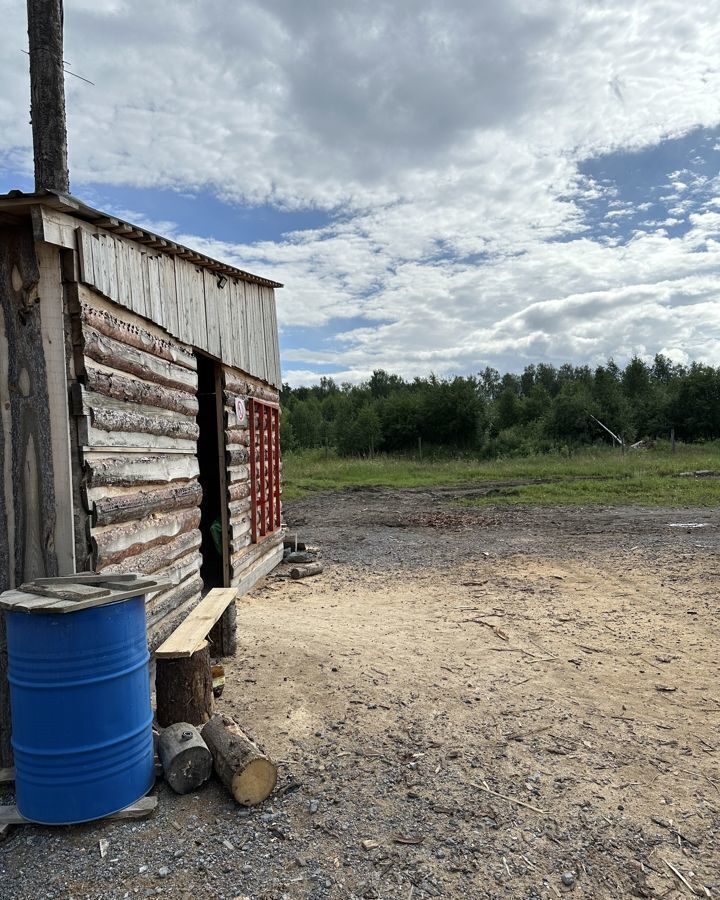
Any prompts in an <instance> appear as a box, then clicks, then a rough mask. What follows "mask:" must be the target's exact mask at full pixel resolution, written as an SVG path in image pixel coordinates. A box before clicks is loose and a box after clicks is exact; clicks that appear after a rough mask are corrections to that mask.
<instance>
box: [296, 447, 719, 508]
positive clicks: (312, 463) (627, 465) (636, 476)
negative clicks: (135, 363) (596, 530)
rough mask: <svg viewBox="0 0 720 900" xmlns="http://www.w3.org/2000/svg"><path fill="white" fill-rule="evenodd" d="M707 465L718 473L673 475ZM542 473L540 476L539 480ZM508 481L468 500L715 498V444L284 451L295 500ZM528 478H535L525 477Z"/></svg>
mask: <svg viewBox="0 0 720 900" xmlns="http://www.w3.org/2000/svg"><path fill="white" fill-rule="evenodd" d="M699 470H711V471H713V472H718V477H705V478H699V477H677V476H678V474H679V473H681V472H695V471H699ZM538 480H540V481H541V482H542V483H537V482H538ZM495 481H511V482H517V484H514V485H512V492H511V493H510V494H508V495H498V494H493V495H491V496H490V497H488V498H487V499H485V498H478V499H473V500H472V501H464V502H466V503H467V502H472V503H479V504H482V503H529V504H545V505H556V504H566V503H567V504H573V505H588V504H600V505H624V504H636V505H645V506H716V505H720V446H718V445H717V444H704V445H686V446H684V445H678V447H677V451H676V452H675V453H674V454H673V453H671V452H670V448H669V446H660V447H658V448H656V449H653V450H648V451H629V452H627V453H626V454H625V455H624V456H623V455H622V454H621V453H620V452H619V451H617V450H610V449H607V450H603V449H591V450H590V449H589V450H583V451H579V452H577V453H574V454H573V455H572V456H570V457H567V456H562V455H560V454H544V455H542V456H529V457H524V458H520V459H498V460H491V461H487V460H474V459H467V458H459V459H441V460H436V461H422V462H421V461H419V460H417V459H412V458H405V457H388V456H380V457H376V458H375V459H348V458H342V457H338V456H336V455H334V454H333V453H330V454H326V453H325V451H324V450H317V451H314V450H313V451H304V452H301V453H286V454H285V455H284V457H283V484H284V489H283V495H284V497H285V498H286V499H295V498H298V497H302V496H305V495H307V494H309V493H311V492H313V491H333V490H343V489H344V488H349V487H390V488H402V487H429V486H433V485H435V486H440V485H452V484H477V485H481V484H482V483H483V482H495ZM528 481H532V482H535V483H530V484H528V483H524V484H523V482H528Z"/></svg>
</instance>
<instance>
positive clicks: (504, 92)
mask: <svg viewBox="0 0 720 900" xmlns="http://www.w3.org/2000/svg"><path fill="white" fill-rule="evenodd" d="M0 14H1V15H2V20H3V24H4V30H3V40H2V43H1V46H0V84H2V91H0V190H2V191H4V190H9V189H11V188H13V187H20V188H24V189H30V188H31V186H32V179H31V166H32V154H31V150H30V128H29V124H28V107H29V88H28V73H27V56H25V55H24V54H23V53H22V52H21V51H22V50H23V49H24V48H26V47H27V35H26V26H25V21H24V15H25V4H24V3H20V2H18V0H0ZM65 27H66V31H65V57H66V60H67V61H68V64H69V66H70V67H71V69H72V71H74V72H76V73H77V74H79V75H82V76H84V77H85V78H88V79H90V80H91V81H93V82H94V86H90V85H88V84H86V83H85V82H83V81H80V80H79V79H77V78H73V77H71V76H68V78H67V95H68V96H67V102H68V126H69V139H70V177H71V188H72V191H73V193H74V194H76V195H77V196H80V197H81V198H82V199H84V200H85V201H86V202H88V203H91V204H93V205H95V206H98V207H100V208H102V209H105V210H107V211H113V212H116V213H117V214H120V215H122V216H124V217H125V218H129V219H131V220H132V221H135V222H138V223H139V224H145V225H146V226H149V227H154V228H155V229H156V230H159V231H161V232H162V233H163V234H168V235H170V236H173V237H175V238H176V239H178V240H181V241H183V242H184V243H188V244H190V245H192V246H196V247H198V248H199V249H203V250H204V251H205V252H207V253H209V254H211V255H213V256H217V257H219V258H221V259H225V260H227V261H229V262H232V263H234V264H236V265H239V266H241V267H242V268H246V269H250V270H251V271H255V272H257V273H258V274H262V275H265V276H268V277H271V278H274V279H277V280H278V281H282V282H284V283H285V285H286V287H285V288H284V289H283V290H282V291H279V292H278V310H279V318H280V323H281V329H282V333H281V347H282V356H283V375H284V379H285V380H287V381H290V382H291V383H294V384H300V383H309V382H311V381H314V380H317V378H318V377H319V376H320V375H322V374H329V375H332V376H334V377H336V378H337V379H338V380H341V381H342V380H349V381H357V380H361V379H363V378H365V377H367V376H368V375H369V374H370V373H371V372H372V370H373V369H375V368H380V367H382V368H386V369H388V370H390V371H393V372H399V373H400V374H402V375H404V376H406V377H412V376H414V375H426V374H428V373H429V372H431V371H433V372H435V373H437V374H440V375H446V374H455V373H458V374H465V373H473V372H477V371H479V370H480V369H482V368H484V367H485V366H486V365H492V366H495V367H497V368H499V369H500V370H502V371H506V370H511V371H520V370H522V368H523V367H524V366H525V365H526V364H528V363H530V362H540V361H546V362H552V363H555V364H559V363H562V362H565V361H568V360H569V361H572V362H576V363H588V364H590V365H595V364H598V363H600V362H603V361H604V360H606V359H607V358H608V357H609V356H613V357H614V358H615V359H616V360H617V361H618V362H621V363H622V362H624V361H626V360H627V359H628V358H629V357H630V356H632V355H633V354H639V355H640V356H644V357H648V358H650V357H652V356H653V355H654V354H655V353H656V352H662V353H665V354H667V355H668V356H670V357H671V358H673V359H674V360H676V361H679V362H687V361H689V360H692V359H697V360H701V361H704V362H707V363H710V364H713V365H720V340H719V338H720V302H719V299H720V285H719V283H718V274H719V272H720V54H718V47H720V0H715V2H704V0H695V2H693V3H688V2H687V0H547V2H543V0H503V2H502V3H489V2H480V0H472V2H471V0H394V2H389V0H332V2H330V0H304V2H298V0H264V2H251V0H232V2H231V0H176V2H174V3H173V4H168V3H165V2H159V0H143V2H140V0H66V14H65Z"/></svg>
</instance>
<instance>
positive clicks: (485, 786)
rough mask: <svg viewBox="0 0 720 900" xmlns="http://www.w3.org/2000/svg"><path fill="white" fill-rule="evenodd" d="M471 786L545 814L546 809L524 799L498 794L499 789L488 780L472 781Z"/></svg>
mask: <svg viewBox="0 0 720 900" xmlns="http://www.w3.org/2000/svg"><path fill="white" fill-rule="evenodd" d="M470 787H474V788H477V789H478V790H479V791H485V793H486V794H490V795H491V796H493V797H498V798H499V799H500V800H505V801H507V802H508V803H514V804H515V805H516V806H522V807H524V808H525V809H531V810H532V811H533V812H536V813H540V815H545V810H544V809H540V808H539V807H537V806H532V805H531V804H530V803H525V801H524V800H518V799H517V798H516V797H508V796H506V795H505V794H498V792H497V791H493V790H492V789H491V788H490V787H488V785H487V784H486V782H484V781H483V783H482V784H475V783H474V782H472V781H471V782H470Z"/></svg>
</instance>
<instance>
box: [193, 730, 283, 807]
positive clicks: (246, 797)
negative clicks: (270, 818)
mask: <svg viewBox="0 0 720 900" xmlns="http://www.w3.org/2000/svg"><path fill="white" fill-rule="evenodd" d="M201 734H202V737H203V739H204V741H205V743H206V744H207V746H208V748H209V750H210V752H211V753H212V757H213V764H214V768H215V773H216V774H217V776H218V777H219V779H220V780H221V781H222V783H223V784H224V785H225V787H226V788H227V789H228V790H229V791H230V793H231V794H232V795H233V797H234V798H235V800H236V801H237V802H238V803H239V804H241V806H255V805H256V804H258V803H262V801H263V800H266V799H267V798H268V797H269V796H270V794H271V793H272V792H273V790H274V788H275V785H276V784H277V766H276V765H275V763H273V762H272V761H271V760H270V759H268V757H267V756H266V755H265V754H264V753H263V752H262V750H260V748H259V747H258V746H257V745H256V744H254V743H253V742H252V741H251V740H250V738H249V737H248V736H247V735H246V734H245V733H244V732H243V731H242V729H241V728H240V726H239V725H238V724H237V722H235V721H234V720H233V719H231V718H229V717H228V716H220V715H215V716H213V717H212V718H211V719H210V721H209V722H208V723H207V724H206V725H205V726H204V728H203V729H202V732H201Z"/></svg>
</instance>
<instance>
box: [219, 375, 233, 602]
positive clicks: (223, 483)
mask: <svg viewBox="0 0 720 900" xmlns="http://www.w3.org/2000/svg"><path fill="white" fill-rule="evenodd" d="M224 381H225V379H224V377H223V370H222V365H220V363H216V364H215V404H216V405H215V411H216V419H217V441H218V466H219V467H220V469H219V471H220V525H221V528H222V571H223V587H230V515H229V510H228V492H227V462H226V459H225V402H224V399H223V390H224V387H225V384H224Z"/></svg>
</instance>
